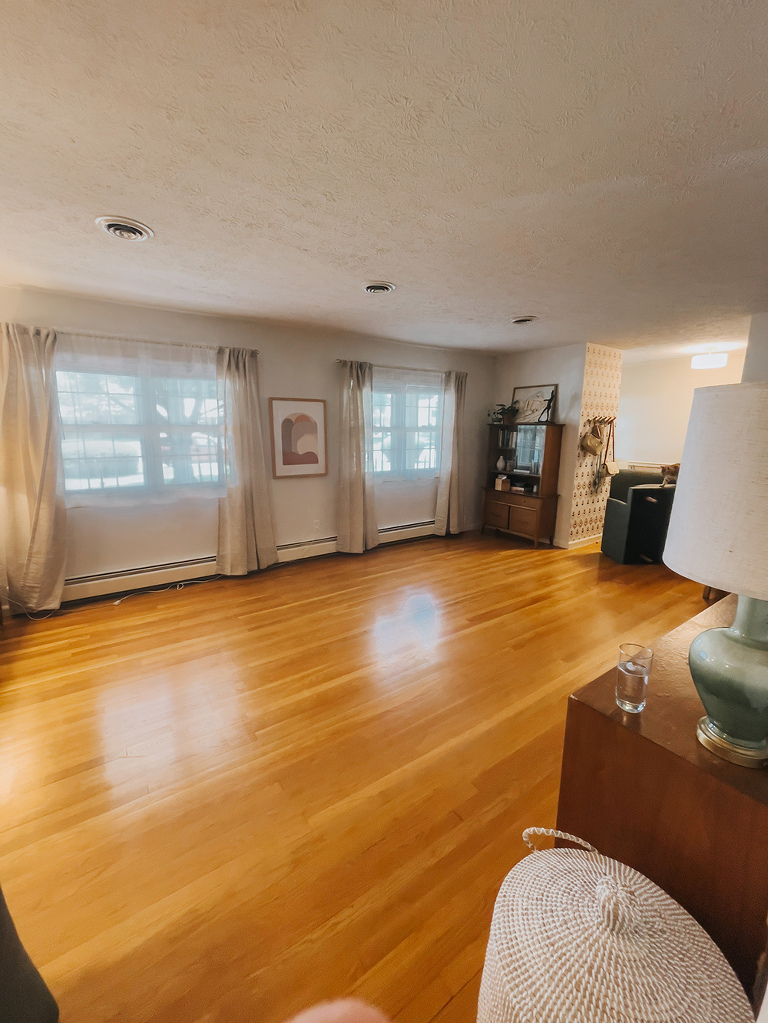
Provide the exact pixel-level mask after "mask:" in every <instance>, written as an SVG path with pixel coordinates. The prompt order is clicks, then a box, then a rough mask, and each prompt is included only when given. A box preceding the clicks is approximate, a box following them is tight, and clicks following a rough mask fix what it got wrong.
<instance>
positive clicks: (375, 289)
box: [363, 281, 395, 295]
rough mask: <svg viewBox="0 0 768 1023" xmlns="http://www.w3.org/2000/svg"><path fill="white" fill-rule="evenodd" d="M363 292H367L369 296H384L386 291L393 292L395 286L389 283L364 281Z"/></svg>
mask: <svg viewBox="0 0 768 1023" xmlns="http://www.w3.org/2000/svg"><path fill="white" fill-rule="evenodd" d="M363 290H364V291H367V292H368V294H369V295H384V294H386V292H388V291H394V290H395V286H394V284H390V283H389V281H366V282H365V284H364V285H363Z"/></svg>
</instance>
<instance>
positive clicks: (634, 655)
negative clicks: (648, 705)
mask: <svg viewBox="0 0 768 1023" xmlns="http://www.w3.org/2000/svg"><path fill="white" fill-rule="evenodd" d="M652 664H653V650H651V648H650V647H647V646H643V645H642V644H641V643H622V644H621V645H620V646H619V664H618V669H617V671H616V703H617V705H618V706H619V707H621V709H622V710H626V711H627V712H628V713H630V714H639V713H640V711H641V710H642V709H643V707H644V706H645V697H646V692H647V689H648V676H649V675H650V674H651V665H652Z"/></svg>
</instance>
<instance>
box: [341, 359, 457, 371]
mask: <svg viewBox="0 0 768 1023" xmlns="http://www.w3.org/2000/svg"><path fill="white" fill-rule="evenodd" d="M352 361H354V360H352V359H337V360H336V362H352ZM372 365H373V367H374V369H405V370H408V372H409V373H446V372H447V370H444V369H425V368H424V366H422V367H421V368H420V369H417V368H416V367H415V366H384V365H382V363H380V362H374V363H372Z"/></svg>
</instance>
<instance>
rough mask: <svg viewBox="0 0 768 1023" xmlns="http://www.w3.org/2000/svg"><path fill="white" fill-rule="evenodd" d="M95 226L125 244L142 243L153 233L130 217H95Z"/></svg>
mask: <svg viewBox="0 0 768 1023" xmlns="http://www.w3.org/2000/svg"><path fill="white" fill-rule="evenodd" d="M96 224H97V225H98V226H99V227H100V228H102V229H103V230H104V231H106V232H107V234H111V235H112V236H113V237H114V238H120V239H122V241H125V242H144V241H146V240H147V238H151V237H152V235H153V234H154V233H155V232H154V231H153V230H152V228H150V227H147V225H146V224H142V223H140V222H139V221H138V220H131V218H130V217H97V218H96Z"/></svg>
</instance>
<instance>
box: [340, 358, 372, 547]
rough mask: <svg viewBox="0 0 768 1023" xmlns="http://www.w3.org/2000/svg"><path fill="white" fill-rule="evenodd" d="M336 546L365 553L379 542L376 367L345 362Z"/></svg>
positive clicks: (365, 363) (342, 391) (342, 388)
mask: <svg viewBox="0 0 768 1023" xmlns="http://www.w3.org/2000/svg"><path fill="white" fill-rule="evenodd" d="M341 365H342V367H343V374H344V376H343V381H342V387H341V424H340V436H339V511H338V527H337V530H336V532H337V534H338V537H337V540H336V549H337V550H339V551H345V552H346V553H348V554H362V553H363V551H367V550H370V549H371V548H372V547H376V546H377V545H378V543H379V527H378V524H377V522H376V500H375V495H374V487H373V366H372V365H371V364H370V362H344V361H342V363H341Z"/></svg>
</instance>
